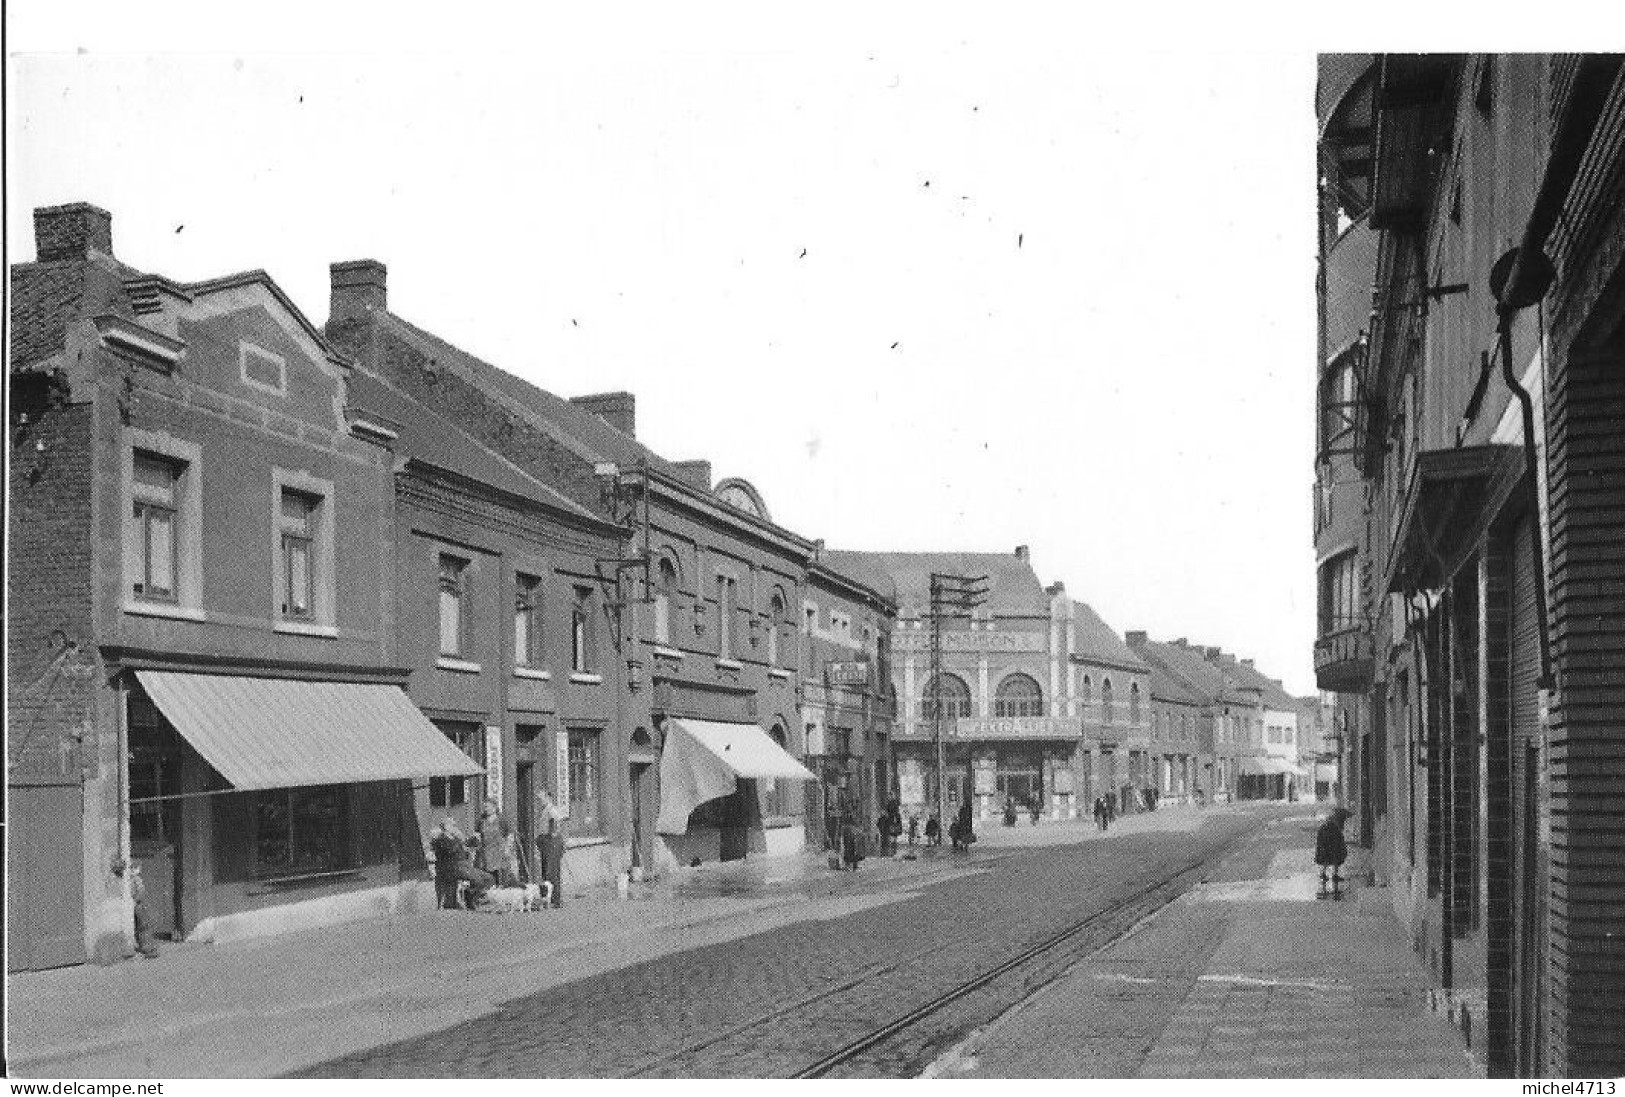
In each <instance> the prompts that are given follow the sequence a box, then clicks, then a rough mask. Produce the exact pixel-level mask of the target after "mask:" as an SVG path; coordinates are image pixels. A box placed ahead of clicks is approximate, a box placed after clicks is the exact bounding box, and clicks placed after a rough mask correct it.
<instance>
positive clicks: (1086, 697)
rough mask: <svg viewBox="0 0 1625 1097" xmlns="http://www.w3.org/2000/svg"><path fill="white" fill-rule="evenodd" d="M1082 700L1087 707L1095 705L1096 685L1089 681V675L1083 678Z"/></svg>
mask: <svg viewBox="0 0 1625 1097" xmlns="http://www.w3.org/2000/svg"><path fill="white" fill-rule="evenodd" d="M1082 698H1083V703H1084V704H1086V705H1088V704H1093V703H1094V699H1095V687H1094V683H1093V682H1091V681H1089V676H1088V675H1087V674H1085V675H1084V676H1083V686H1082Z"/></svg>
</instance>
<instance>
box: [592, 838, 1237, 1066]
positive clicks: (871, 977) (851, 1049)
mask: <svg viewBox="0 0 1625 1097" xmlns="http://www.w3.org/2000/svg"><path fill="white" fill-rule="evenodd" d="M1254 833H1255V832H1254V831H1253V830H1252V829H1251V828H1248V829H1245V830H1243V831H1241V832H1240V833H1237V834H1232V835H1228V836H1226V837H1225V838H1222V839H1220V840H1218V841H1216V842H1213V843H1212V844H1210V845H1207V846H1206V847H1205V848H1204V849H1203V850H1202V851H1201V854H1200V855H1199V856H1197V857H1196V858H1195V859H1193V860H1189V861H1185V862H1182V863H1180V864H1179V865H1178V867H1176V868H1174V869H1172V870H1171V871H1164V872H1161V873H1159V874H1157V875H1156V876H1155V877H1154V878H1152V879H1150V880H1148V881H1145V882H1144V883H1142V884H1141V885H1140V886H1138V887H1136V888H1135V889H1134V890H1133V891H1131V892H1130V893H1129V894H1127V895H1124V896H1121V897H1117V898H1114V899H1112V900H1110V901H1109V902H1107V903H1106V904H1105V905H1103V906H1101V907H1099V908H1098V909H1096V910H1093V911H1091V912H1089V913H1088V914H1086V915H1084V916H1083V917H1081V918H1078V919H1076V920H1074V921H1072V922H1071V923H1069V924H1067V925H1065V926H1063V927H1062V928H1060V929H1059V930H1057V931H1055V932H1052V933H1050V934H1049V935H1047V936H1045V937H1044V938H1042V939H1041V940H1039V941H1037V942H1035V943H1033V944H1030V945H1028V946H1027V947H1025V948H1022V949H1020V950H1019V951H1018V952H1016V953H1015V954H1013V955H1010V956H1006V957H1003V958H1001V959H999V960H998V961H997V962H994V963H991V964H987V965H985V966H983V967H982V968H981V969H980V970H978V971H977V972H976V973H975V974H973V975H971V976H970V977H968V978H965V979H962V980H960V981H958V982H956V983H955V984H954V985H952V986H950V987H948V988H947V989H946V990H943V991H941V992H939V993H936V994H934V995H933V996H931V997H930V998H928V999H927V1000H926V1001H924V1002H922V1003H920V1004H918V1005H916V1006H914V1007H913V1008H911V1009H909V1010H907V1011H906V1012H904V1013H902V1014H900V1015H897V1016H895V1017H891V1018H889V1019H886V1020H884V1021H881V1022H880V1023H878V1024H875V1025H874V1027H872V1028H870V1029H869V1030H868V1031H867V1032H865V1033H863V1034H861V1035H859V1036H857V1037H855V1038H853V1039H849V1040H848V1041H847V1042H845V1043H843V1044H841V1045H840V1046H838V1047H837V1048H835V1049H834V1050H833V1051H830V1052H828V1053H826V1054H824V1055H823V1056H822V1057H820V1058H818V1059H817V1060H815V1061H813V1062H811V1063H809V1064H806V1065H804V1066H801V1067H799V1068H797V1069H792V1070H787V1071H786V1072H785V1073H784V1075H783V1076H787V1077H792V1078H822V1077H827V1076H829V1075H831V1074H833V1073H836V1072H840V1073H842V1074H843V1075H850V1076H886V1075H888V1074H890V1073H892V1070H891V1069H889V1068H894V1067H895V1064H896V1063H897V1061H898V1059H897V1053H895V1052H893V1053H892V1055H891V1057H890V1058H889V1059H888V1057H887V1049H888V1045H892V1044H896V1043H898V1042H899V1041H900V1040H901V1038H903V1037H905V1036H907V1035H909V1034H911V1033H913V1032H914V1031H915V1030H917V1029H920V1028H921V1027H922V1026H923V1025H924V1023H925V1022H927V1021H929V1020H930V1019H932V1018H934V1017H937V1016H938V1015H940V1014H941V1013H943V1011H945V1010H947V1009H948V1008H949V1007H951V1006H953V1005H954V1004H955V1003H959V1002H961V1001H963V1000H966V999H973V998H974V997H975V996H976V995H977V994H978V992H981V991H989V992H996V991H998V990H999V989H1000V988H1003V989H1004V993H1003V995H1002V996H1001V998H1000V999H999V1002H1000V1005H999V1006H997V1007H996V1008H995V1009H994V1012H995V1013H997V1012H1002V1009H1003V1008H1008V1006H1009V1005H1013V1004H1015V1002H1018V1001H1020V1000H1021V999H1023V998H1025V997H1027V996H1028V995H1030V994H1031V993H1033V992H1035V991H1036V990H1038V989H1039V988H1041V987H1042V986H1044V985H1046V984H1047V983H1049V982H1051V981H1052V980H1053V979H1055V978H1057V977H1058V976H1059V975H1060V974H1062V973H1063V972H1064V971H1065V970H1066V969H1067V968H1069V967H1071V966H1072V965H1074V964H1076V963H1078V962H1080V961H1081V960H1083V959H1086V958H1087V957H1088V956H1089V955H1092V954H1094V953H1097V952H1099V951H1100V950H1101V949H1104V948H1107V947H1109V946H1110V945H1111V944H1113V943H1115V942H1116V941H1118V940H1120V939H1122V938H1123V937H1124V936H1126V935H1127V934H1128V933H1130V932H1132V931H1133V929H1134V928H1135V927H1136V926H1138V925H1140V924H1141V923H1142V922H1143V921H1145V919H1147V918H1149V917H1150V916H1152V915H1153V914H1155V913H1156V912H1157V911H1159V910H1161V909H1162V908H1163V907H1165V906H1167V905H1168V904H1169V903H1172V902H1173V901H1175V900H1176V899H1178V898H1179V896H1180V895H1182V894H1184V893H1185V892H1186V891H1187V890H1189V888H1190V887H1191V886H1193V885H1194V884H1196V883H1198V882H1200V880H1201V879H1202V878H1203V873H1204V872H1205V871H1207V870H1209V869H1210V868H1211V867H1212V866H1214V865H1216V864H1218V863H1220V862H1222V861H1223V860H1224V859H1225V858H1226V857H1227V856H1228V855H1230V854H1231V853H1232V852H1234V851H1235V849H1236V848H1237V847H1238V846H1240V845H1241V844H1242V843H1243V842H1245V841H1246V840H1247V839H1248V838H1250V837H1252V836H1253V835H1254ZM1092 931H1093V932H1092ZM964 944H965V942H964V941H954V942H948V943H938V944H937V945H934V946H933V947H931V948H927V949H922V950H918V951H915V952H911V953H909V954H907V955H904V956H902V957H900V958H898V959H895V960H891V961H888V962H884V963H878V964H873V965H869V966H866V967H865V968H864V969H863V970H861V971H860V972H858V973H856V974H855V975H854V976H852V977H851V978H848V979H845V980H842V981H841V982H839V983H838V984H836V985H834V986H829V987H825V988H824V989H822V990H820V991H818V992H816V993H814V994H809V995H806V996H803V997H800V998H797V999H796V1000H794V1001H792V1002H789V1003H787V1004H785V1005H783V1006H781V1007H779V1008H777V1009H774V1010H771V1011H769V1012H767V1013H765V1014H762V1015H759V1016H756V1017H754V1018H752V1019H750V1020H748V1021H745V1022H743V1023H741V1024H736V1025H733V1026H730V1027H729V1028H728V1029H727V1030H726V1031H723V1032H720V1033H715V1034H711V1035H709V1036H708V1037H707V1038H706V1039H704V1040H702V1041H699V1042H696V1043H693V1044H689V1045H686V1046H684V1047H682V1048H680V1049H676V1050H674V1051H671V1052H669V1053H667V1054H664V1055H661V1056H659V1057H658V1058H656V1059H654V1060H650V1061H647V1062H644V1063H642V1064H640V1065H639V1066H638V1067H637V1068H636V1069H635V1070H633V1071H631V1072H630V1073H628V1074H626V1075H624V1076H625V1077H648V1076H662V1075H665V1074H667V1073H668V1072H670V1071H671V1069H672V1068H673V1067H675V1066H678V1065H684V1066H685V1067H686V1069H684V1070H682V1071H681V1073H682V1074H685V1075H692V1074H696V1073H697V1074H701V1075H703V1074H705V1073H707V1071H706V1069H705V1068H704V1067H703V1066H700V1067H699V1069H695V1067H696V1065H697V1063H699V1062H703V1059H701V1058H700V1057H702V1056H704V1055H705V1053H707V1052H712V1053H714V1054H717V1055H719V1056H724V1059H723V1061H725V1051H726V1047H727V1045H730V1044H732V1045H735V1046H750V1045H751V1043H752V1041H751V1040H750V1037H751V1035H752V1034H753V1033H758V1034H759V1035H761V1036H764V1037H765V1035H766V1033H767V1032H770V1031H773V1030H774V1029H775V1028H776V1027H780V1026H782V1023H783V1022H784V1021H785V1020H786V1019H787V1018H791V1017H794V1016H795V1015H797V1014H805V1013H815V1012H816V1008H817V1007H819V1006H826V1007H827V1006H828V1005H832V1004H836V1003H838V1002H839V1000H840V999H842V998H843V997H844V996H850V995H859V994H861V995H862V996H861V997H860V998H859V1002H860V1003H861V1002H866V1001H870V1000H873V999H874V998H876V997H880V998H882V999H883V998H884V994H880V995H876V994H874V993H872V992H873V991H875V990H881V991H883V990H884V989H885V979H886V978H887V977H888V976H893V975H896V974H897V973H899V972H902V971H904V970H905V969H907V968H909V967H911V966H914V965H918V964H921V963H923V962H925V961H927V960H930V959H933V958H940V957H943V956H945V955H951V954H955V953H957V952H958V951H960V950H962V949H963V946H964ZM1069 945H1070V946H1074V947H1072V948H1069V947H1068V946H1069ZM1080 945H1081V946H1082V947H1081V948H1080V947H1076V946H1080ZM1018 979H1019V980H1020V985H1019V986H1018V987H1010V986H1009V984H1010V983H1012V982H1014V981H1015V980H1018ZM866 990H867V991H870V992H871V993H867V994H864V993H863V992H865V991H866ZM858 1008H861V1007H858ZM817 1023H818V1022H817V1018H816V1016H815V1017H812V1018H809V1020H808V1021H807V1022H806V1024H807V1025H808V1026H809V1027H813V1028H816V1026H817ZM903 1054H904V1055H905V1056H906V1053H903ZM865 1066H868V1067H869V1069H868V1070H865V1069H864V1067H865Z"/></svg>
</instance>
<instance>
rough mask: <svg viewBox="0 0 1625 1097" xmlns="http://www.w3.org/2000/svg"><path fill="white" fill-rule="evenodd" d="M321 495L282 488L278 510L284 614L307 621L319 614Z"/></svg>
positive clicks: (280, 578) (297, 619)
mask: <svg viewBox="0 0 1625 1097" xmlns="http://www.w3.org/2000/svg"><path fill="white" fill-rule="evenodd" d="M321 505H322V497H321V496H319V495H312V494H309V493H308V492H303V491H295V490H294V489H293V488H283V489H282V491H281V500H280V503H279V506H278V510H277V525H278V527H279V533H280V534H281V536H280V538H279V540H278V550H279V552H280V554H281V558H282V566H281V568H280V569H279V572H280V574H279V575H278V579H279V580H280V582H279V585H280V587H281V588H282V616H283V617H286V618H288V619H290V620H295V621H308V620H311V619H312V618H314V617H315V616H316V566H317V564H316V557H317V552H316V535H317V529H318V522H319V518H318V512H319V511H320V509H321Z"/></svg>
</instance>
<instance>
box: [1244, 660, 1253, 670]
mask: <svg viewBox="0 0 1625 1097" xmlns="http://www.w3.org/2000/svg"><path fill="white" fill-rule="evenodd" d="M1241 665H1242V666H1244V667H1246V668H1247V669H1248V670H1251V669H1252V668H1253V661H1252V660H1251V659H1243V660H1242V661H1241Z"/></svg>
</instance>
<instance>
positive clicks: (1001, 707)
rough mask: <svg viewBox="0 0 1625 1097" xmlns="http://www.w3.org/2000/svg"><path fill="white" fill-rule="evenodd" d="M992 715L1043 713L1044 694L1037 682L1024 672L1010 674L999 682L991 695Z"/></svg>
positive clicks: (1033, 714) (1037, 714)
mask: <svg viewBox="0 0 1625 1097" xmlns="http://www.w3.org/2000/svg"><path fill="white" fill-rule="evenodd" d="M993 715H994V716H999V717H1007V716H1042V715H1044V694H1043V692H1042V691H1041V690H1040V689H1039V688H1038V683H1037V682H1035V681H1033V680H1032V679H1031V678H1030V677H1028V676H1027V675H1025V674H1012V675H1010V676H1009V677H1008V678H1006V679H1005V680H1004V681H1002V682H1000V683H999V688H998V689H997V690H996V691H995V692H994V695H993Z"/></svg>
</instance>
